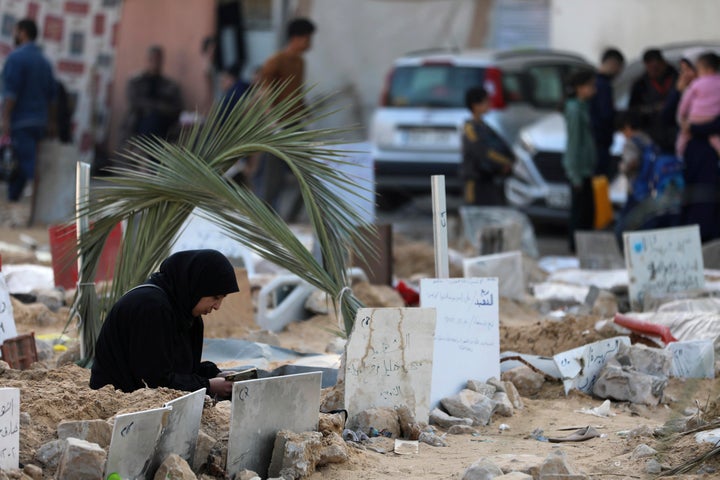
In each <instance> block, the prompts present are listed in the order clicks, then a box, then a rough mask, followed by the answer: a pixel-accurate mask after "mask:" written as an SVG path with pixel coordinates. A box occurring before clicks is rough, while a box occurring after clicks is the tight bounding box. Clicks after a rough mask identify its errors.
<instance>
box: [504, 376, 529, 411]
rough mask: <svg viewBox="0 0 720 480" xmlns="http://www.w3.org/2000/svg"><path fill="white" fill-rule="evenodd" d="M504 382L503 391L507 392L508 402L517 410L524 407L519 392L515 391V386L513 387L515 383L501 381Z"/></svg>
mask: <svg viewBox="0 0 720 480" xmlns="http://www.w3.org/2000/svg"><path fill="white" fill-rule="evenodd" d="M503 383H504V384H505V393H507V396H508V398H509V399H510V403H512V406H513V408H515V409H517V410H522V409H523V408H525V404H524V403H523V401H522V398H521V397H520V393H519V392H518V391H517V388H515V384H514V383H512V382H503Z"/></svg>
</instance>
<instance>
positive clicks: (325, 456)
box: [315, 432, 350, 467]
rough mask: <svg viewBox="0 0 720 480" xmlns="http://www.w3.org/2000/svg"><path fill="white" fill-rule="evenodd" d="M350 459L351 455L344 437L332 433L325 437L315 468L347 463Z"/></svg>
mask: <svg viewBox="0 0 720 480" xmlns="http://www.w3.org/2000/svg"><path fill="white" fill-rule="evenodd" d="M349 459H350V453H349V451H348V447H347V444H346V443H345V441H344V440H343V439H342V436H340V435H338V434H337V433H335V432H332V433H330V434H329V435H325V436H324V437H323V439H322V447H321V448H320V451H319V452H318V455H317V458H316V460H315V466H317V467H323V466H325V465H329V464H331V463H345V462H347V461H348V460H349Z"/></svg>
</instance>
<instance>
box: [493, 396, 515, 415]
mask: <svg viewBox="0 0 720 480" xmlns="http://www.w3.org/2000/svg"><path fill="white" fill-rule="evenodd" d="M492 399H493V401H494V402H495V403H496V404H497V405H496V406H495V413H497V414H499V415H502V416H503V417H512V416H513V413H514V412H515V409H514V408H513V404H512V402H511V401H510V398H509V397H508V394H507V393H505V392H496V393H495V395H493V396H492Z"/></svg>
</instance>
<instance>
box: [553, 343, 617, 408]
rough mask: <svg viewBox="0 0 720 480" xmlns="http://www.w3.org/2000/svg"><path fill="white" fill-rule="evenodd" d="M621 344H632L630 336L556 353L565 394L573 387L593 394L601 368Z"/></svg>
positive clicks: (556, 361) (555, 358)
mask: <svg viewBox="0 0 720 480" xmlns="http://www.w3.org/2000/svg"><path fill="white" fill-rule="evenodd" d="M620 344H625V345H630V338H629V337H613V338H607V339H605V340H600V341H597V342H594V343H590V344H588V345H583V346H581V347H577V348H573V349H572V350H568V351H566V352H562V353H558V354H557V355H555V356H554V357H553V359H554V360H555V364H556V365H557V368H558V370H559V371H560V375H561V378H562V381H563V385H564V386H565V394H567V393H568V392H569V391H570V390H573V389H577V390H580V391H581V392H585V393H589V394H592V388H593V385H594V384H595V380H597V377H598V374H599V373H600V370H602V368H603V367H604V366H605V364H606V363H607V361H608V360H610V359H611V358H613V357H614V356H615V354H617V351H618V349H619V348H620Z"/></svg>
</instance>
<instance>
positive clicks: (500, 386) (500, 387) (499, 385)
mask: <svg viewBox="0 0 720 480" xmlns="http://www.w3.org/2000/svg"><path fill="white" fill-rule="evenodd" d="M485 383H487V384H488V385H492V386H493V387H495V391H497V392H504V391H505V382H503V381H502V380H498V379H497V378H495V377H490V378H488V379H487V382H485Z"/></svg>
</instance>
